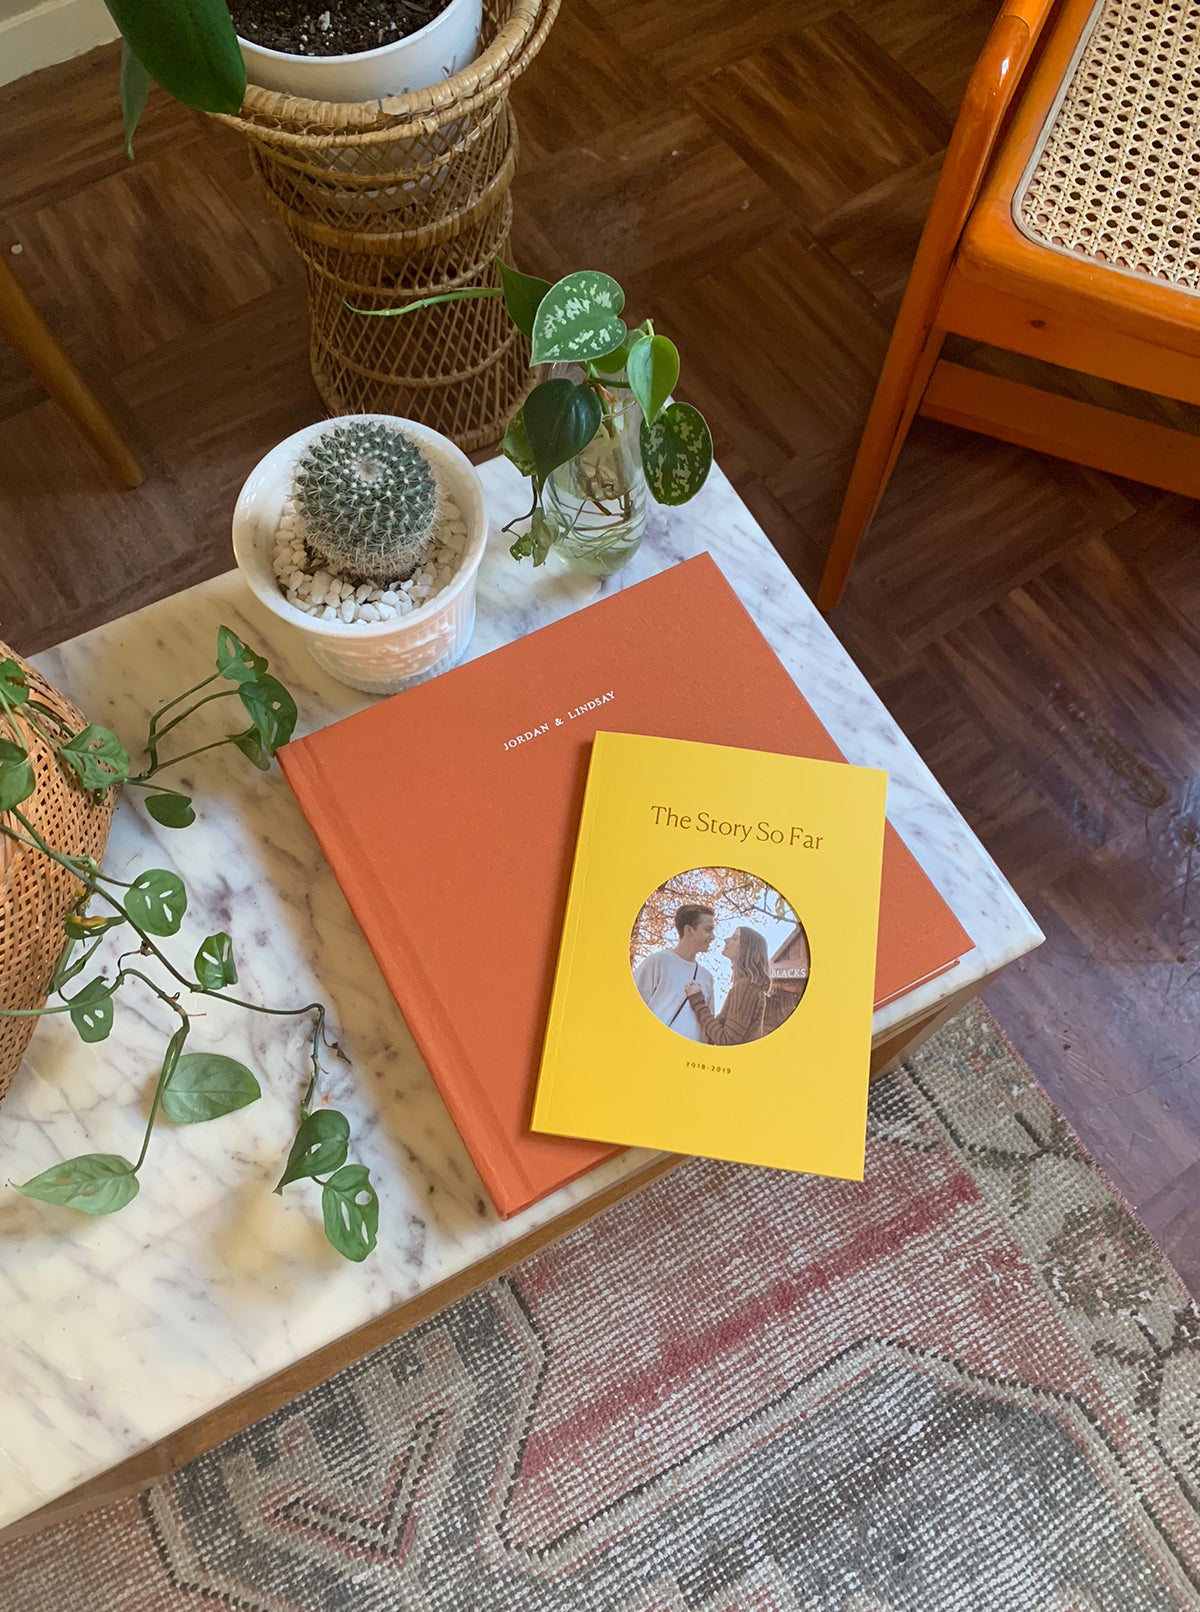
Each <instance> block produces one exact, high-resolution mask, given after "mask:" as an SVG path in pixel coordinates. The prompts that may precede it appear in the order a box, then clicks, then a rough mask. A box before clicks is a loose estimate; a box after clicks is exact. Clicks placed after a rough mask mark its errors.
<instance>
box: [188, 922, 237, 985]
mask: <svg viewBox="0 0 1200 1612" xmlns="http://www.w3.org/2000/svg"><path fill="white" fill-rule="evenodd" d="M196 978H197V980H199V982H200V984H201V985H202V986H203V987H204V989H205V990H206V991H220V990H223V989H224V987H225V986H226V985H236V984H237V969H236V968H235V966H234V962H233V941H232V940H231V939H230V937H229V936H228V935H227V934H226V933H225V931H224V930H223V929H222V930H221V931H220V932H219V933H218V934H215V935H209V937H208V939H207V940H205V941H203V942H201V945H200V950H199V951H198V952H197V953H196Z"/></svg>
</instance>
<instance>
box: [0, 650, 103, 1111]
mask: <svg viewBox="0 0 1200 1612" xmlns="http://www.w3.org/2000/svg"><path fill="white" fill-rule="evenodd" d="M11 654H12V651H11V650H10V649H8V648H7V647H6V646H5V645H4V644H2V643H0V660H4V659H6V658H7V657H8V656H9V655H11ZM17 658H18V659H19V657H17ZM22 667H23V670H24V671H25V674H26V676H27V677H28V679H29V687H30V691H31V693H33V694H34V695H35V697H36V698H37V699H39V700H41V701H42V702H43V704H45V705H48V706H50V708H51V709H52V710H54V711H55V712H57V714H58V715H59V716H60V717H61V718H62V719H63V721H64V722H66V723H68V724H69V725H70V726H71V728H72V730H75V731H78V730H79V729H80V728H83V727H85V726H86V718H85V717H82V716H81V715H80V714H79V712H78V711H77V710H76V709H75V708H74V706H73V705H71V704H69V703H68V701H66V700H65V699H64V698H63V697H62V695H61V694H59V693H58V691H57V690H56V689H54V688H52V687H51V686H50V684H49V683H47V682H46V680H45V678H43V677H41V676H40V675H39V674H38V673H37V672H36V671H35V670H34V669H33V668H32V667H31V666H28V665H25V663H24V662H22ZM14 723H16V724H19V725H20V731H19V734H18V733H14V732H13V724H14ZM0 735H2V736H4V737H6V738H9V739H13V738H19V739H20V741H21V742H22V743H23V744H24V745H25V746H26V747H27V749H28V751H29V757H30V760H31V761H32V763H33V767H34V772H35V774H36V776H37V786H38V787H37V793H36V794H35V795H34V796H33V797H32V799H31V800H29V801H27V802H26V804H25V805H24V806H23V807H22V811H23V812H24V814H25V816H26V817H27V818H28V819H29V820H30V822H31V823H32V824H33V825H34V827H35V828H36V829H37V831H38V833H39V834H40V835H41V836H42V838H43V839H45V840H46V842H47V843H48V844H50V845H53V846H54V848H55V849H56V850H61V851H65V852H66V853H67V854H68V855H69V856H90V857H94V858H95V859H96V860H97V861H99V860H100V857H101V856H102V855H103V854H104V846H105V843H106V842H107V840H108V829H109V824H110V822H111V821H112V811H113V798H112V797H113V792H112V791H111V790H110V791H109V792H108V794H107V795H106V796H105V797H104V800H103V801H102V802H98V801H97V800H96V799H95V797H94V795H92V794H91V793H90V792H89V791H88V790H85V789H82V788H80V787H79V786H78V784H75V783H72V782H71V781H70V780H69V779H68V777H67V774H66V772H65V771H64V769H63V767H62V766H61V765H60V763H59V762H58V760H57V758H56V756H55V755H54V753H53V751H51V750H50V748H49V747H48V746H47V745H46V744H45V743H44V742H43V741H42V740H41V739H39V737H38V736H37V734H36V733H35V732H34V731H33V729H32V728H30V727H29V726H28V724H27V723H24V722H21V718H20V713H19V712H18V713H17V714H16V715H15V716H12V717H6V716H5V715H3V714H2V713H0ZM81 888H82V887H81V885H80V883H79V881H78V880H77V879H73V878H72V877H71V876H70V874H68V873H67V872H66V871H65V870H64V869H63V868H61V867H59V866H58V864H57V863H56V862H51V861H50V860H49V858H48V857H45V856H43V855H42V853H41V852H40V851H34V850H29V849H27V848H26V847H24V846H20V845H16V844H14V842H13V841H12V840H10V839H9V838H8V836H7V835H0V1007H8V1008H36V1007H41V1006H42V1004H43V1003H44V1002H45V1000H46V992H47V989H48V987H49V984H50V980H51V979H52V977H53V975H54V970H55V968H56V967H57V965H58V959H59V957H60V955H61V953H62V949H63V944H64V938H65V937H64V935H63V919H64V918H65V917H66V915H67V913H68V912H69V910H70V908H71V907H72V905H73V904H74V902H75V901H76V900H77V899H78V897H79V894H80V891H81ZM36 1024H37V1020H36V1019H32V1018H30V1019H8V1018H0V1097H3V1096H4V1093H5V1092H6V1091H7V1090H8V1088H9V1086H10V1085H11V1084H12V1079H13V1076H14V1075H15V1074H16V1072H17V1070H18V1068H19V1067H20V1063H21V1059H22V1058H23V1057H24V1055H25V1048H26V1046H27V1045H28V1043H29V1038H30V1036H31V1035H32V1034H33V1031H34V1028H35V1026H36Z"/></svg>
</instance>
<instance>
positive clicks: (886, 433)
mask: <svg viewBox="0 0 1200 1612" xmlns="http://www.w3.org/2000/svg"><path fill="white" fill-rule="evenodd" d="M899 334H900V333H899V332H897V335H899ZM944 336H945V332H944V331H941V330H931V331H929V332H928V334H927V335H926V337H925V340H924V342H923V343H921V342H919V341H918V340H917V339H916V338H914V339H912V340H911V341H910V340H905V339H904V338H903V337H901V339H900V340H896V339H895V338H893V341H892V344H891V346H890V347H889V348H888V353H887V357H886V358H885V359H884V364H883V371H882V373H881V374H880V377H879V384H878V386H876V388H875V396H874V399H873V400H872V403H871V412H870V413H869V414H868V415H867V423H866V426H865V427H864V429H863V434H862V441H861V442H860V443H859V445H858V453H857V455H856V456H855V460H854V469H853V470H852V471H851V473H850V483H849V486H848V487H847V488H846V496H845V498H844V499H843V500H842V511H841V514H840V515H839V516H838V523H837V529H836V531H835V532H834V534H833V542H832V543H831V544H830V546H829V554H828V556H827V557H826V560H825V569H824V571H823V572H822V573H821V582H820V586H819V587H818V589H817V606H818V608H819V609H820V610H823V611H825V612H826V613H828V612H829V611H830V610H833V609H835V608H836V606H837V604H838V602H839V600H840V599H841V597H842V593H843V590H844V589H845V586H846V579H847V578H848V577H849V575H850V569H851V567H852V566H853V564H854V557H855V555H856V554H857V553H858V548H859V544H860V543H861V542H862V540H863V538H864V537H865V535H866V532H867V528H868V527H869V526H870V524H871V521H872V520H873V518H874V515H875V511H876V509H878V507H879V501H880V499H881V498H882V497H883V495H884V492H885V490H886V489H887V484H888V482H889V481H890V479H891V475H892V471H893V469H894V468H895V465H896V460H897V459H898V457H899V455H900V449H901V448H902V447H903V446H904V439H905V437H906V436H907V435H908V431H909V427H910V426H911V425H912V423H913V420H914V419H915V417H916V413H917V410H918V408H919V407H920V405H921V395H922V393H923V392H924V390H925V384H926V382H927V381H928V379H929V377H930V375H931V374H932V372H933V366H934V365H935V364H936V363H937V361H938V354H939V353H940V352H941V350H942V341H943V339H944Z"/></svg>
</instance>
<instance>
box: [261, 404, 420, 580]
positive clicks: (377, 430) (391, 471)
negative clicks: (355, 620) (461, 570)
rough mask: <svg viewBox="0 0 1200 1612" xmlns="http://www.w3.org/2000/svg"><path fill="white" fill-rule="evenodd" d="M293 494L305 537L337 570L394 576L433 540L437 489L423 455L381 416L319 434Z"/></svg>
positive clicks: (359, 576)
mask: <svg viewBox="0 0 1200 1612" xmlns="http://www.w3.org/2000/svg"><path fill="white" fill-rule="evenodd" d="M293 493H294V497H295V500H296V509H297V512H298V514H299V516H300V520H301V522H302V526H303V535H304V540H305V542H306V543H307V544H308V546H309V548H310V549H311V551H312V552H313V554H315V555H316V556H317V558H318V559H319V560H320V561H321V563H322V565H324V566H326V567H327V568H328V569H329V570H330V571H332V572H334V574H335V575H337V576H340V577H348V578H352V579H354V580H356V581H363V582H374V583H382V584H387V583H390V582H402V581H404V579H405V578H406V577H409V576H411V575H412V573H413V572H414V571H415V570H416V569H417V567H418V566H419V565H420V563H421V561H422V560H423V559H424V558H425V555H426V553H427V552H428V550H429V545H430V543H431V542H432V540H433V535H434V530H435V528H436V525H437V519H438V512H439V504H440V495H439V492H438V484H437V481H436V479H435V477H434V474H433V471H432V469H431V468H430V465H429V461H428V460H427V459H426V457H425V455H424V453H423V452H422V451H421V448H420V447H419V446H418V444H417V443H415V442H413V441H412V440H411V439H410V438H409V437H406V436H405V435H404V433H403V432H401V431H397V430H395V429H393V427H391V426H389V425H385V424H384V423H383V422H382V421H379V420H355V421H352V422H351V423H349V424H346V425H336V426H333V427H332V428H331V429H330V430H329V431H325V432H323V433H322V434H321V435H320V436H319V437H318V438H317V439H316V441H315V442H314V443H312V445H311V446H310V447H309V448H308V449H307V450H306V451H305V453H304V454H303V456H302V457H301V459H300V462H299V463H298V465H297V466H296V474H295V485H294V490H293Z"/></svg>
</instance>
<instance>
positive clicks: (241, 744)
mask: <svg viewBox="0 0 1200 1612" xmlns="http://www.w3.org/2000/svg"><path fill="white" fill-rule="evenodd" d="M229 740H230V743H231V744H233V745H235V746H236V747H237V748H238V749H239V750H240V751H241V752H242V754H243V755H244V756H245V757H246V758H247V759H248V760H250V761H252V762H253V763H254V765H255V766H256V767H257V768H258V770H259V772H270V770H271V758H270V756H269V755H268V754H267V752H266V751H265V750H264V749H263V747H262V744H261V743H260V742H259V737H258V733H257V731H256V730H255V729H254V728H247V729H246V731H245V733H231V734H230V735H229Z"/></svg>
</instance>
